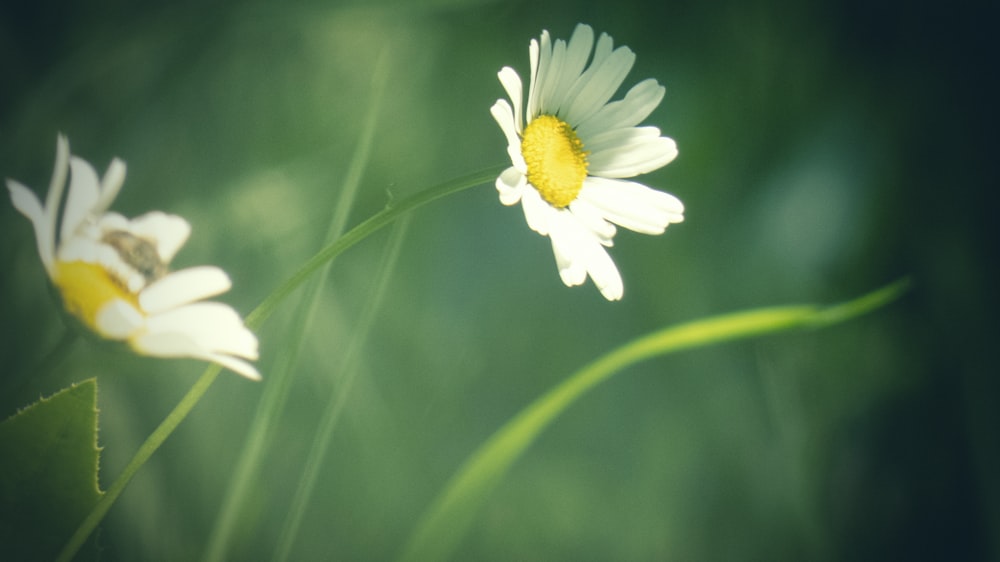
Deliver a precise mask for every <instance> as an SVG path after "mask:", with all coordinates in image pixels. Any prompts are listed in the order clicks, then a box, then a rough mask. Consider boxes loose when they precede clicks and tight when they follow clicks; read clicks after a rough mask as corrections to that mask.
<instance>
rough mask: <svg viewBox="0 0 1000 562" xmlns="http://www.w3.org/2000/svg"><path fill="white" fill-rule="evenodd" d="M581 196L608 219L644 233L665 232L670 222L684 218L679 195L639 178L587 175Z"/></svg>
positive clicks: (580, 197)
mask: <svg viewBox="0 0 1000 562" xmlns="http://www.w3.org/2000/svg"><path fill="white" fill-rule="evenodd" d="M578 200H582V201H586V202H587V203H590V204H591V205H593V206H594V207H596V208H597V209H599V210H600V212H601V214H602V215H603V216H604V218H605V219H607V220H609V221H611V222H613V223H616V224H618V225H621V226H623V227H625V228H628V229H630V230H634V231H636V232H641V233H643V234H662V233H663V231H664V229H666V227H667V225H669V224H671V223H677V222H682V221H683V220H684V205H683V204H682V203H681V201H680V200H679V199H677V198H676V197H674V196H673V195H671V194H669V193H664V192H662V191H657V190H655V189H651V188H649V187H647V186H645V185H642V184H640V183H636V182H630V181H624V180H612V179H604V178H593V177H591V178H587V179H586V180H585V181H584V183H583V189H581V190H580V195H579V197H578ZM574 203H575V202H574Z"/></svg>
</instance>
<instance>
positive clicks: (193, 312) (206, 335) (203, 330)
mask: <svg viewBox="0 0 1000 562" xmlns="http://www.w3.org/2000/svg"><path fill="white" fill-rule="evenodd" d="M133 342H135V343H136V344H139V345H142V346H143V349H146V350H148V351H149V353H151V354H155V355H161V356H165V357H170V356H175V357H176V356H184V355H192V356H195V355H194V354H195V353H199V354H202V355H201V356H203V355H204V354H207V353H224V354H226V355H235V356H238V357H243V358H245V359H256V358H257V337H256V336H254V335H253V332H251V331H250V330H248V329H247V328H246V327H245V326H244V325H243V321H242V320H241V319H240V317H239V315H238V314H237V313H236V311H235V310H233V309H232V308H230V307H229V306H227V305H224V304H222V303H218V302H200V303H195V304H190V305H187V306H182V307H180V308H175V309H173V310H171V311H168V312H164V313H162V314H157V315H154V316H149V317H147V319H146V329H145V330H144V331H143V334H141V335H139V336H137V337H135V338H133Z"/></svg>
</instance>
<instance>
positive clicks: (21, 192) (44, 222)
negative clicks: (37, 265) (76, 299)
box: [7, 180, 54, 278]
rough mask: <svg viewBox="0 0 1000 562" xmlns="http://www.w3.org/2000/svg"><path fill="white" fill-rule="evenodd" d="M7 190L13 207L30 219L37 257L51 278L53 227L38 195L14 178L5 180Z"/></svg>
mask: <svg viewBox="0 0 1000 562" xmlns="http://www.w3.org/2000/svg"><path fill="white" fill-rule="evenodd" d="M7 190H8V191H10V201H11V203H13V204H14V208H15V209H17V210H18V211H20V212H21V214H22V215H24V216H25V217H27V218H28V220H30V221H31V225H32V226H33V227H34V229H35V244H36V246H37V247H38V257H39V258H40V259H41V260H42V265H44V266H45V271H47V272H48V274H49V277H50V278H51V277H52V275H53V273H54V270H53V266H54V263H53V256H52V254H53V241H52V239H51V235H50V232H52V230H53V229H52V228H50V227H49V223H48V216H47V215H46V213H45V209H43V208H42V204H41V202H39V201H38V197H36V196H35V194H34V193H33V192H32V191H31V190H30V189H28V188H27V187H24V186H23V185H21V184H20V183H18V182H16V181H14V180H7Z"/></svg>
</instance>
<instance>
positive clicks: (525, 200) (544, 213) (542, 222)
mask: <svg viewBox="0 0 1000 562" xmlns="http://www.w3.org/2000/svg"><path fill="white" fill-rule="evenodd" d="M521 209H523V210H524V220H525V221H526V222H527V223H528V228H530V229H531V230H534V231H535V232H537V233H539V234H541V235H542V236H548V234H549V224H550V222H551V218H552V215H553V211H555V209H554V208H553V207H552V205H549V204H548V203H546V202H545V200H544V199H542V196H541V194H540V193H538V190H537V189H535V187H534V186H533V185H531V184H530V183H529V184H527V185H526V186H525V188H524V190H523V191H522V193H521Z"/></svg>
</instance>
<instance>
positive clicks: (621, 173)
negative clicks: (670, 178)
mask: <svg viewBox="0 0 1000 562" xmlns="http://www.w3.org/2000/svg"><path fill="white" fill-rule="evenodd" d="M676 157H677V144H676V143H675V142H674V140H673V139H671V138H669V137H656V138H652V139H639V140H638V141H636V142H635V143H629V144H624V145H620V146H617V147H615V148H609V149H606V150H602V151H600V152H598V153H594V154H591V155H590V156H589V157H588V162H589V164H590V168H589V172H590V174H591V175H594V176H601V177H605V178H630V177H633V176H637V175H639V174H645V173H648V172H652V171H653V170H656V169H659V168H662V167H663V166H666V165H667V164H669V163H670V162H671V161H672V160H673V159H674V158H676Z"/></svg>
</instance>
